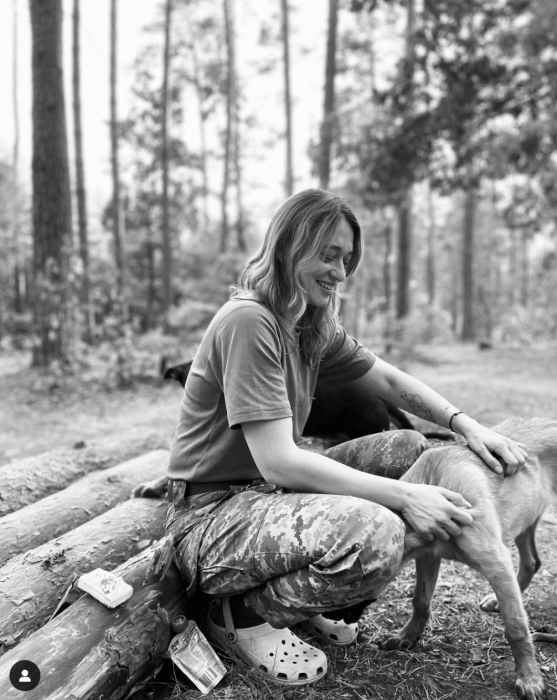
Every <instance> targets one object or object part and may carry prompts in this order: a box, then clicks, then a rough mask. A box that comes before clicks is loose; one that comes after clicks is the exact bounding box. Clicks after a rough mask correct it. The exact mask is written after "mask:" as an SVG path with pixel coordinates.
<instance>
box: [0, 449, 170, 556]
mask: <svg viewBox="0 0 557 700" xmlns="http://www.w3.org/2000/svg"><path fill="white" fill-rule="evenodd" d="M168 456H169V453H168V451H167V450H155V451H153V452H149V453H147V454H144V455H141V457H136V458H135V459H132V460H129V461H128V462H124V463H123V464H118V465H117V466H115V467H112V468H111V469H105V470H103V471H100V472H93V473H92V474H88V475H87V476H85V477H83V478H82V479H80V480H79V481H76V482H75V483H74V484H70V486H68V487H67V488H65V489H62V490H61V491H58V492H57V493H53V494H51V495H50V496H47V497H46V498H42V499H41V500H40V501H37V502H36V503H32V504H31V505H28V506H26V507H25V508H22V509H21V510H18V511H15V512H13V513H9V514H8V515H6V516H4V517H3V518H0V533H1V534H0V563H3V562H5V561H6V560H8V559H9V558H10V557H13V556H14V555H16V554H19V553H20V552H25V551H27V550H28V549H30V548H32V547H38V546H39V545H40V544H43V543H44V542H48V541H49V540H51V539H52V538H54V537H59V536H60V535H62V534H64V533H65V532H69V531H70V530H71V529H73V528H74V527H78V526H79V525H82V524H83V523H85V522H87V521H88V520H91V518H94V517H95V516H97V515H100V514H101V513H104V512H105V511H107V510H109V509H110V508H113V507H114V506H115V505H116V504H117V503H120V502H121V501H123V500H126V499H127V498H129V497H130V493H131V491H132V489H133V488H134V487H135V486H138V485H139V484H141V483H142V482H144V481H149V480H151V479H154V478H159V477H164V475H165V473H166V467H167V466H168Z"/></svg>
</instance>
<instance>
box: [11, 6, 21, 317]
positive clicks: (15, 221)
mask: <svg viewBox="0 0 557 700" xmlns="http://www.w3.org/2000/svg"><path fill="white" fill-rule="evenodd" d="M12 12H13V53H12V105H13V120H14V148H13V156H12V193H11V198H12V233H13V236H12V238H13V250H14V264H13V275H14V311H15V312H16V313H17V314H21V313H23V304H22V296H21V267H20V257H19V256H20V252H19V243H20V241H19V237H20V231H19V223H20V219H19V92H18V86H19V80H18V75H19V73H18V60H17V54H18V33H19V32H18V17H17V0H13V5H12Z"/></svg>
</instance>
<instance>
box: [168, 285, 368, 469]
mask: <svg viewBox="0 0 557 700" xmlns="http://www.w3.org/2000/svg"><path fill="white" fill-rule="evenodd" d="M297 345H298V344H297ZM374 362H375V355H374V354H373V353H372V352H371V351H370V350H368V349H367V348H366V347H365V346H364V345H361V344H360V343H358V342H356V341H355V340H354V339H353V338H350V337H349V336H348V335H347V333H346V331H345V330H344V328H342V327H339V329H338V331H337V333H336V334H335V336H334V338H333V340H332V342H331V343H330V345H329V348H328V349H327V351H326V352H325V354H324V355H323V357H322V358H321V362H320V363H319V367H318V368H316V369H311V368H310V367H309V365H308V364H307V362H306V361H305V359H304V357H303V355H302V353H301V351H300V348H299V347H287V345H286V343H285V341H284V339H283V336H282V332H281V330H280V326H279V324H278V322H277V320H276V318H275V317H274V315H273V314H272V313H271V311H269V310H268V309H267V308H266V307H265V306H263V305H262V304H261V303H259V302H257V301H254V300H251V299H243V298H233V299H231V300H230V301H228V302H227V303H226V304H225V305H224V306H223V307H222V308H221V309H220V310H219V311H218V312H217V314H216V315H215V317H214V318H213V320H212V321H211V323H210V325H209V327H208V328H207V331H206V332H205V335H204V337H203V340H202V341H201V344H200V346H199V348H198V351H197V353H196V355H195V358H194V360H193V363H192V366H191V369H190V372H189V374H188V378H187V380H186V386H185V390H184V397H183V399H182V404H181V407H180V418H179V421H178V427H177V428H176V433H175V436H174V443H173V446H172V450H171V455H170V464H169V467H168V472H167V476H168V477H169V478H170V479H186V480H188V481H226V480H228V479H230V480H235V479H258V478H261V474H260V473H259V470H258V469H257V466H256V464H255V462H254V460H253V458H252V456H251V453H250V451H249V447H248V445H247V443H246V440H245V438H244V435H243V432H242V430H241V424H242V423H246V422H249V421H256V420H273V419H278V418H288V417H292V422H293V438H294V441H295V442H296V443H297V442H298V441H299V439H300V437H301V435H302V431H303V429H304V425H305V423H306V421H307V418H308V415H309V411H310V408H311V401H312V398H313V394H314V391H315V384H316V382H317V376H318V374H319V375H321V376H324V377H327V383H328V384H329V385H333V386H334V385H335V384H336V385H338V384H341V383H345V382H350V381H353V380H354V379H357V378H358V377H361V376H363V375H364V374H365V373H366V372H367V371H368V370H369V369H370V368H371V367H372V365H373V363H374Z"/></svg>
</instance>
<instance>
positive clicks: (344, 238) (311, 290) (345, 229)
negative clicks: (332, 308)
mask: <svg viewBox="0 0 557 700" xmlns="http://www.w3.org/2000/svg"><path fill="white" fill-rule="evenodd" d="M353 247H354V232H353V231H352V229H351V228H350V225H349V224H348V222H347V221H346V219H344V218H343V219H342V220H341V222H340V224H339V226H338V228H337V230H336V231H335V233H334V234H333V236H332V238H331V239H330V240H329V242H328V243H327V244H325V245H324V246H323V248H322V249H321V250H320V251H319V253H318V255H316V256H315V257H314V258H313V260H311V261H310V263H309V265H308V267H307V268H306V269H305V270H304V272H302V274H301V280H302V284H303V286H304V289H305V290H306V297H307V302H308V304H311V305H312V306H326V305H327V304H328V303H329V300H330V298H331V297H332V296H333V294H334V293H335V291H337V286H338V284H339V283H340V282H344V280H345V279H346V266H347V265H348V263H349V262H350V258H351V257H352V252H353Z"/></svg>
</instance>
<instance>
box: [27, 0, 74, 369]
mask: <svg viewBox="0 0 557 700" xmlns="http://www.w3.org/2000/svg"><path fill="white" fill-rule="evenodd" d="M30 14H31V31H32V67H33V119H32V121H33V165H32V170H33V269H34V285H33V324H34V332H35V335H36V338H37V343H36V344H35V345H34V347H33V364H34V365H35V366H47V365H49V364H50V363H51V362H52V361H54V360H61V361H64V360H67V359H69V355H70V350H71V348H70V345H71V327H70V326H71V313H70V309H69V289H68V268H69V256H70V250H71V237H72V226H71V192H70V177H69V166H68V143H67V135H66V115H65V104H64V83H63V67H62V2H61V0H41V1H40V2H31V3H30Z"/></svg>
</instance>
